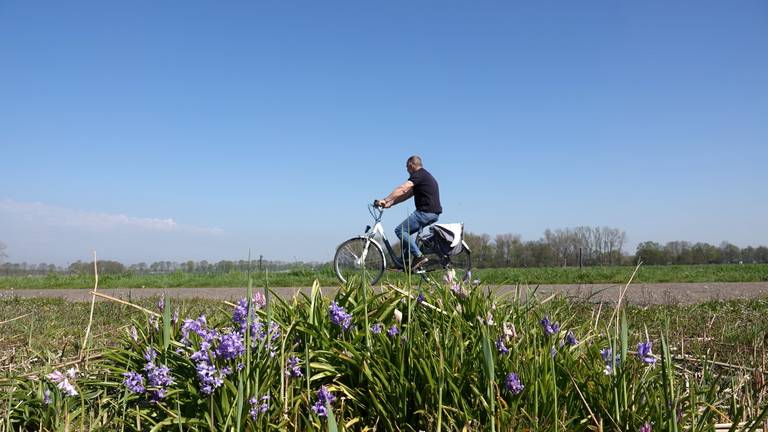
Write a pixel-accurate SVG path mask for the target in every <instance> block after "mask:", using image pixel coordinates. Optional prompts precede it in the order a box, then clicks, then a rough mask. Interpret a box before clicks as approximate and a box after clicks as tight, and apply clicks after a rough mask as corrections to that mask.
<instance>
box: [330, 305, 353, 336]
mask: <svg viewBox="0 0 768 432" xmlns="http://www.w3.org/2000/svg"><path fill="white" fill-rule="evenodd" d="M328 313H329V314H330V315H331V322H332V323H334V324H336V325H337V326H340V327H341V328H342V330H345V331H346V330H348V329H349V326H351V325H352V314H350V313H347V311H345V310H344V308H343V307H342V306H339V305H338V304H336V302H333V303H331V306H330V307H329V308H328Z"/></svg>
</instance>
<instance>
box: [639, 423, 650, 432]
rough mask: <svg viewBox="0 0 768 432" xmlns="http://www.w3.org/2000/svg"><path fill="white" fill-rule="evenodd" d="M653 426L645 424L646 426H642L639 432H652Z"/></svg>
mask: <svg viewBox="0 0 768 432" xmlns="http://www.w3.org/2000/svg"><path fill="white" fill-rule="evenodd" d="M651 430H652V429H651V424H650V423H648V422H645V424H644V425H642V426H640V430H639V432H651Z"/></svg>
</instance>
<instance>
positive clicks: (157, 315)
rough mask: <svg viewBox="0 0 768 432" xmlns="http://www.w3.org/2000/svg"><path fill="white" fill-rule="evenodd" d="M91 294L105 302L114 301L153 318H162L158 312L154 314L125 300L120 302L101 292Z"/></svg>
mask: <svg viewBox="0 0 768 432" xmlns="http://www.w3.org/2000/svg"><path fill="white" fill-rule="evenodd" d="M91 294H93V295H94V296H96V297H101V298H103V299H105V300H109V301H113V302H116V303H120V304H124V305H126V306H130V307H133V308H136V309H138V310H140V311H142V312H144V313H147V314H150V315H153V316H155V317H158V318H159V317H160V316H161V315H160V314H159V313H157V312H153V311H151V310H149V309H145V308H143V307H141V306H139V305H136V304H133V303H130V302H127V301H125V300H120V299H119V298H116V297H112V296H110V295H106V294H102V293H100V292H96V291H93V292H91Z"/></svg>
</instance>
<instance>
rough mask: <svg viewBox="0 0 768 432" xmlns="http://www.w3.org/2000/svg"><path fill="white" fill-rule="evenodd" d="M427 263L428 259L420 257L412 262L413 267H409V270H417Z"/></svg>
mask: <svg viewBox="0 0 768 432" xmlns="http://www.w3.org/2000/svg"><path fill="white" fill-rule="evenodd" d="M427 261H429V258H427V257H426V256H424V255H422V256H420V257H418V258H416V259H415V260H414V261H413V265H411V269H412V270H418V269H419V268H420V267H424V265H425V264H426V263H427Z"/></svg>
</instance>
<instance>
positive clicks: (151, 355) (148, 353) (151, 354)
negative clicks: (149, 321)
mask: <svg viewBox="0 0 768 432" xmlns="http://www.w3.org/2000/svg"><path fill="white" fill-rule="evenodd" d="M155 358H157V351H155V349H154V348H152V347H148V348H147V349H146V350H144V360H146V361H147V363H153V362H154V361H155Z"/></svg>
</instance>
